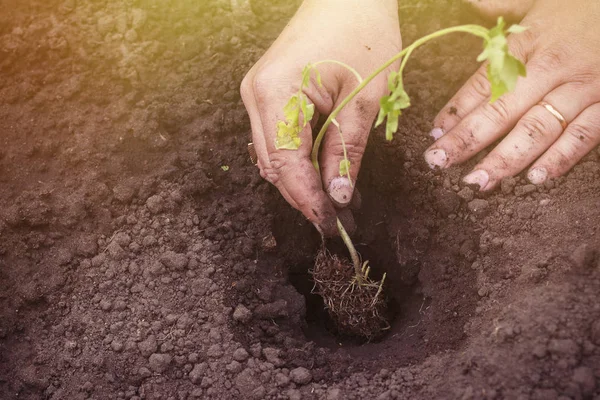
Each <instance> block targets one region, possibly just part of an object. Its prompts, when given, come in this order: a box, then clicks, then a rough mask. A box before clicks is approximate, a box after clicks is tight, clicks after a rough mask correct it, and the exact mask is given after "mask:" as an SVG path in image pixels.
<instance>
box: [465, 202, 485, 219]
mask: <svg viewBox="0 0 600 400" xmlns="http://www.w3.org/2000/svg"><path fill="white" fill-rule="evenodd" d="M467 208H468V209H469V211H471V212H472V213H473V214H475V215H477V216H480V217H482V216H484V215H486V214H487V213H488V212H489V211H490V203H489V202H488V201H487V200H484V199H475V200H471V201H470V202H469V204H468V205H467Z"/></svg>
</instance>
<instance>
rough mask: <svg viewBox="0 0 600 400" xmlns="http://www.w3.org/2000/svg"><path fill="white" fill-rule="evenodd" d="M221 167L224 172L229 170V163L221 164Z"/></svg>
mask: <svg viewBox="0 0 600 400" xmlns="http://www.w3.org/2000/svg"><path fill="white" fill-rule="evenodd" d="M221 169H222V170H223V171H225V172H227V171H229V165H221Z"/></svg>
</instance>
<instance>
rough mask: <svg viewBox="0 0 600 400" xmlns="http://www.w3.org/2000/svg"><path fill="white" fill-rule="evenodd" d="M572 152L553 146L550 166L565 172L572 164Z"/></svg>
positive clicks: (565, 148)
mask: <svg viewBox="0 0 600 400" xmlns="http://www.w3.org/2000/svg"><path fill="white" fill-rule="evenodd" d="M572 152H573V150H572V149H571V148H569V147H565V146H554V148H553V149H552V156H551V159H552V164H553V165H555V166H556V167H557V168H556V169H557V170H559V171H567V170H568V169H569V168H570V167H571V165H572V164H573V162H572V161H571V160H572V159H573V154H571V153H572Z"/></svg>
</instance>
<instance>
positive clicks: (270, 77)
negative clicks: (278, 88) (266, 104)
mask: <svg viewBox="0 0 600 400" xmlns="http://www.w3.org/2000/svg"><path fill="white" fill-rule="evenodd" d="M280 71H281V69H279V68H276V67H274V66H272V65H271V66H267V67H262V68H260V69H259V70H258V71H257V72H256V75H255V76H254V79H253V80H252V86H251V87H252V92H253V93H254V96H255V97H256V99H257V100H258V101H262V100H264V99H265V98H266V97H267V96H269V94H270V93H272V92H273V90H272V88H273V83H274V82H277V81H278V78H277V76H278V74H280Z"/></svg>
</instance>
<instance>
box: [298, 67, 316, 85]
mask: <svg viewBox="0 0 600 400" xmlns="http://www.w3.org/2000/svg"><path fill="white" fill-rule="evenodd" d="M312 69H313V66H312V64H307V65H306V66H305V67H304V69H303V70H302V86H300V87H301V88H302V89H304V88H305V87H308V85H309V84H310V71H311V70H312ZM315 69H316V68H315Z"/></svg>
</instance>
